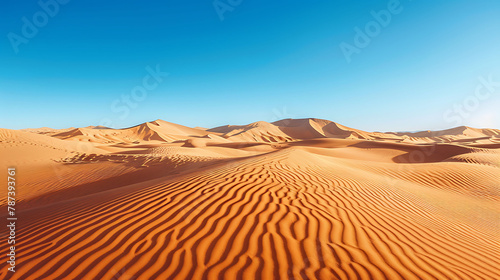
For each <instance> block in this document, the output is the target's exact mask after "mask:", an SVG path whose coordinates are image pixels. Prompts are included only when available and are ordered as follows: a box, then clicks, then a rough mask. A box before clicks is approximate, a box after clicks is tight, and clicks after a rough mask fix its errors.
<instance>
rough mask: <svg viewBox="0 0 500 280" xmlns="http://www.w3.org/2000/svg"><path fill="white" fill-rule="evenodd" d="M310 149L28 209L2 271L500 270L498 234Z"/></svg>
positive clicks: (430, 273)
mask: <svg viewBox="0 0 500 280" xmlns="http://www.w3.org/2000/svg"><path fill="white" fill-rule="evenodd" d="M296 153H298V154H296ZM302 153H304V154H305V153H306V152H302V151H293V150H291V149H287V150H282V151H277V152H273V153H269V154H264V155H261V156H256V157H252V158H247V159H239V160H235V161H234V162H232V163H229V164H226V165H223V166H218V167H214V168H212V169H208V170H205V171H201V172H199V173H197V174H195V175H189V176H186V177H183V178H180V179H178V180H175V181H165V182H164V183H159V184H154V185H149V186H136V187H134V186H131V187H129V188H127V189H123V190H121V191H122V192H121V193H117V191H116V190H115V191H114V193H113V194H112V195H114V197H113V199H109V200H99V199H97V198H95V197H92V196H89V197H83V198H80V199H78V200H75V201H71V202H67V203H59V204H54V205H47V206H44V207H42V208H40V209H36V210H32V211H33V212H34V211H36V212H37V215H35V214H33V213H32V212H26V213H25V214H24V215H22V216H20V219H22V218H23V217H25V224H23V225H22V229H21V230H19V232H18V243H19V244H17V250H18V254H19V255H18V260H19V265H18V267H17V272H16V273H15V274H13V277H10V278H9V275H6V273H5V271H6V267H5V265H6V264H5V262H3V263H2V264H1V265H0V266H1V268H0V269H1V270H0V271H1V272H0V278H1V279H498V278H499V267H500V265H499V263H498V260H499V256H500V255H499V249H498V241H499V240H498V235H496V236H491V235H488V234H486V233H482V232H481V231H479V230H478V229H475V228H474V227H472V226H471V225H470V224H467V223H465V222H463V223H461V222H457V221H456V220H454V219H450V218H448V217H447V216H446V215H445V214H442V213H439V212H435V211H432V209H429V208H426V207H423V205H422V202H421V201H419V200H418V199H417V198H416V197H414V196H412V195H411V194H409V193H407V192H399V191H398V189H397V188H388V187H387V181H386V180H384V178H383V177H382V176H380V178H379V179H377V178H376V177H374V178H371V179H370V180H368V179H366V178H363V176H361V175H360V176H358V177H355V175H353V174H357V173H356V170H355V169H354V168H353V167H349V166H343V165H341V164H335V163H332V164H330V163H324V164H323V163H321V164H319V163H317V162H312V161H309V160H311V159H312V158H313V157H314V155H307V156H305V155H304V154H302ZM296 158H297V159H300V160H295V159H296ZM403 181H404V180H403V179H401V182H403ZM429 189H430V191H432V190H434V188H429ZM102 195H103V196H105V195H106V194H102ZM109 195H110V196H111V194H109ZM21 214H22V213H21ZM35 217H36V218H35ZM0 253H1V254H2V255H3V256H5V254H6V253H7V251H6V250H3V251H1V252H0ZM10 276H12V275H10Z"/></svg>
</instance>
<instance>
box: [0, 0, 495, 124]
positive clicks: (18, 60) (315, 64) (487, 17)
mask: <svg viewBox="0 0 500 280" xmlns="http://www.w3.org/2000/svg"><path fill="white" fill-rule="evenodd" d="M54 1H55V0H53V1H45V0H42V1H41V2H42V3H52V4H51V5H49V4H47V7H46V10H48V12H45V10H44V8H42V7H41V6H40V5H39V4H38V2H37V1H19V0H5V1H2V4H1V9H0V23H1V25H0V28H1V35H2V36H3V37H2V38H3V39H2V40H1V41H0V97H1V102H2V110H1V112H0V127H3V128H12V129H19V128H27V127H41V126H49V127H54V128H64V127H70V126H87V125H98V124H109V125H110V126H112V127H115V128H121V127H127V126H132V125H136V124H139V123H141V122H145V121H150V120H154V119H158V118H161V119H164V120H167V121H170V122H174V123H179V124H183V125H187V126H204V127H214V126H219V125H223V124H246V123H250V122H254V121H258V120H263V121H275V120H278V119H281V118H287V117H292V118H304V117H316V118H324V119H329V120H333V121H336V122H339V123H341V124H344V125H348V126H351V127H355V128H359V129H364V130H369V131H375V130H377V131H389V130H391V131H395V130H399V131H401V130H409V131H413V130H423V129H442V128H449V127H453V126H456V125H459V124H464V125H470V126H475V127H493V128H500V113H499V112H500V110H499V109H498V108H500V51H499V50H500V16H499V15H500V1H498V0H489V1H487V0H478V1H451V0H449V1H430V0H429V1H423V0H421V1H417V0H414V1H410V0H400V1H399V5H398V4H397V1H393V0H391V1H326V0H325V1H315V0H311V1H293V0H287V1H268V0H267V1H263V0H252V1H250V0H242V1H240V3H238V2H239V1H237V0H232V1H231V2H229V1H228V0H220V1H219V2H215V3H216V6H217V7H218V9H219V10H217V9H216V8H215V7H214V2H213V1H212V0H203V1H200V0H194V1H186V0H182V1H181V0H163V1H137V0H134V1H127V0H124V1H95V0H92V1H77V0H71V1H69V2H68V3H66V4H64V5H62V4H57V8H56V6H54V5H53V3H57V2H54ZM66 1H67V0H66ZM229 3H233V4H235V5H233V6H231V4H229ZM237 4H239V5H237ZM228 5H229V6H228ZM388 7H391V8H388ZM225 9H229V10H225ZM382 10H383V12H380V11H382ZM372 11H374V12H376V13H379V14H380V18H381V20H380V19H379V20H380V22H376V19H375V17H374V14H373V13H372ZM47 13H50V14H51V15H48V14H47ZM387 13H389V14H390V16H391V18H390V20H388V18H387ZM384 15H385V17H384ZM23 17H25V19H26V20H27V22H28V23H26V21H24V20H23ZM34 22H35V23H36V24H37V25H38V27H37V26H36V25H35V23H34ZM31 24H33V26H30V25H31ZM29 27H35V28H36V29H37V30H35V31H33V30H32V29H30V28H29ZM357 28H359V29H357ZM366 28H368V30H369V32H370V34H371V35H366ZM370 28H371V29H370ZM377 28H378V29H377ZM23 29H24V30H23ZM357 30H361V31H362V32H363V34H365V35H359V34H358V33H357ZM23 31H24V33H23ZM357 34H358V35H357ZM356 36H358V37H360V36H368V39H369V41H368V43H367V41H366V40H365V41H364V42H363V40H361V39H360V38H357V37H356ZM370 36H371V37H370ZM356 39H358V40H357V41H356ZM365 39H366V38H365ZM356 42H357V44H356ZM342 44H343V46H344V47H345V46H346V45H349V46H351V47H352V48H350V49H349V50H351V51H352V50H353V49H354V48H356V52H354V53H352V54H351V55H348V58H349V59H350V62H348V61H347V59H346V56H345V55H344V52H345V49H344V51H343V49H342V48H341V46H342ZM16 49H17V53H16ZM148 66H149V67H150V68H151V69H154V68H156V67H159V69H160V71H161V72H168V73H169V75H168V76H166V77H164V76H160V79H162V81H161V83H157V81H156V80H154V79H150V77H148V75H149V74H148V70H146V68H147V67H148ZM480 77H483V78H480ZM143 79H146V86H147V87H148V88H149V89H144V87H143ZM481 79H483V82H481ZM484 80H491V81H490V82H484ZM485 84H486V86H485ZM478 88H479V89H478ZM476 89H478V90H477V91H476ZM134 90H135V91H134ZM141 90H144V91H145V92H146V93H145V94H144V91H142V92H141ZM132 91H134V92H135V95H132ZM127 96H128V98H129V100H128V101H126V98H127ZM134 96H135V97H134ZM124 98H125V99H124ZM134 98H135V99H134ZM127 102H128V103H127ZM457 106H458V107H457Z"/></svg>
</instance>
